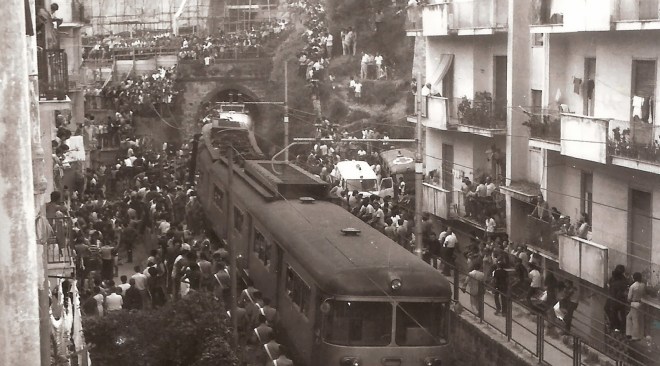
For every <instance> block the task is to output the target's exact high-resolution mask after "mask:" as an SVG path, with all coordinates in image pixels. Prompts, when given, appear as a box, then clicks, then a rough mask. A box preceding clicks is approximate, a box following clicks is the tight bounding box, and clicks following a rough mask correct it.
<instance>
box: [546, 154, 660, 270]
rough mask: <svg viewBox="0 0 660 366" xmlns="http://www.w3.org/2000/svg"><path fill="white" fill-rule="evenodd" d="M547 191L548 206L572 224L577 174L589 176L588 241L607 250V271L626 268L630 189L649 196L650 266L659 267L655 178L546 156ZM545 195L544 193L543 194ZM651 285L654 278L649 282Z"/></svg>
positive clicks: (659, 189)
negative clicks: (619, 266)
mask: <svg viewBox="0 0 660 366" xmlns="http://www.w3.org/2000/svg"><path fill="white" fill-rule="evenodd" d="M547 165H548V169H547V174H548V191H547V193H546V195H547V197H548V202H549V203H550V206H554V207H557V208H558V209H559V210H560V211H561V212H562V213H563V214H565V215H569V216H571V219H572V220H573V221H574V220H575V219H576V218H578V217H579V215H580V213H581V207H580V194H581V172H582V171H585V172H592V173H593V195H594V197H593V206H592V207H593V220H592V241H594V242H596V243H598V244H601V245H605V246H607V247H608V248H609V249H610V250H609V268H610V270H612V269H614V266H616V265H617V264H624V265H627V264H628V263H627V258H626V254H627V253H628V252H629V247H630V245H633V244H629V243H628V240H629V237H628V225H629V213H628V210H629V201H630V198H629V195H630V190H631V189H638V190H642V191H647V192H651V194H652V200H653V203H652V212H651V216H652V218H653V219H652V221H653V232H652V243H654V244H653V247H652V255H651V258H650V260H652V261H653V263H660V244H656V243H660V222H658V219H657V216H658V214H659V212H660V186H659V185H658V177H657V176H655V175H652V174H646V173H642V172H636V171H633V170H630V169H626V168H620V167H615V166H605V165H602V164H596V163H589V162H586V161H583V160H579V159H572V158H568V157H564V156H561V155H559V153H555V152H550V153H549V154H548V164H547ZM544 193H545V192H544ZM651 280H652V282H653V283H656V282H657V281H658V278H654V279H651Z"/></svg>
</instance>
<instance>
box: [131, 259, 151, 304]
mask: <svg viewBox="0 0 660 366" xmlns="http://www.w3.org/2000/svg"><path fill="white" fill-rule="evenodd" d="M133 269H134V270H135V274H133V275H132V276H131V278H132V279H133V280H135V288H136V289H137V290H138V291H140V297H142V308H143V309H147V308H149V306H148V305H149V303H150V302H149V301H150V300H151V299H150V298H149V292H148V291H147V276H145V275H144V273H142V271H141V270H140V266H135V267H133Z"/></svg>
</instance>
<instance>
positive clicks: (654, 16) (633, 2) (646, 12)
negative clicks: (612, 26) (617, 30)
mask: <svg viewBox="0 0 660 366" xmlns="http://www.w3.org/2000/svg"><path fill="white" fill-rule="evenodd" d="M658 3H659V1H658V0H616V1H615V4H614V6H615V11H614V16H613V19H614V21H623V22H626V21H628V22H630V21H650V20H659V19H660V12H659V11H658Z"/></svg>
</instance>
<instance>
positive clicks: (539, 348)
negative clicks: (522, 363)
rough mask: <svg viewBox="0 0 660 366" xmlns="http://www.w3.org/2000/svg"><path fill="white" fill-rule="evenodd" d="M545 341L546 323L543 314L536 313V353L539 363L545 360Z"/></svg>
mask: <svg viewBox="0 0 660 366" xmlns="http://www.w3.org/2000/svg"><path fill="white" fill-rule="evenodd" d="M544 343H545V323H544V318H543V315H542V314H537V315H536V355H537V356H538V357H539V363H542V362H543V346H544Z"/></svg>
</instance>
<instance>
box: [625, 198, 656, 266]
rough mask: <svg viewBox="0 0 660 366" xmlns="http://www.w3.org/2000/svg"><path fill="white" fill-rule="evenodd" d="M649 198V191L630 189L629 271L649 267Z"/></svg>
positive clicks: (650, 232)
mask: <svg viewBox="0 0 660 366" xmlns="http://www.w3.org/2000/svg"><path fill="white" fill-rule="evenodd" d="M651 198H652V196H651V193H650V192H644V191H639V190H636V189H631V190H630V213H629V215H630V217H629V220H630V224H629V225H628V238H629V241H628V253H629V255H628V266H629V268H630V271H631V272H644V271H647V270H650V269H651V239H652V230H653V222H652V221H651Z"/></svg>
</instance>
